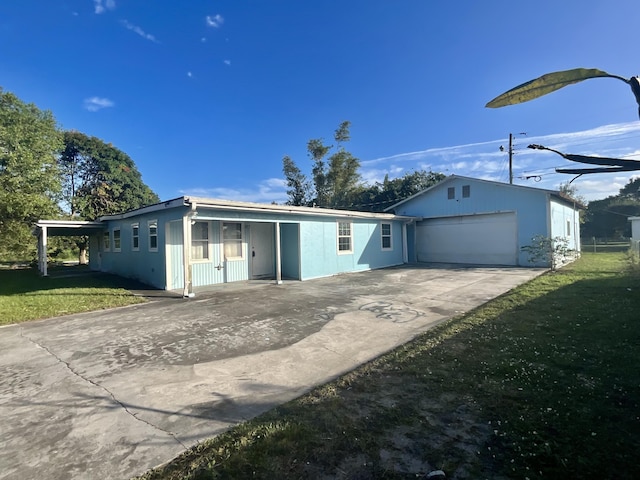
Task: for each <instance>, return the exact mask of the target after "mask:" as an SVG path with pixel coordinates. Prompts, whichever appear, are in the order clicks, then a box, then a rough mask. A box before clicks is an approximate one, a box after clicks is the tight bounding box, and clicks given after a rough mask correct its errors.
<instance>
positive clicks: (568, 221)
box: [567, 220, 571, 237]
mask: <svg viewBox="0 0 640 480" xmlns="http://www.w3.org/2000/svg"><path fill="white" fill-rule="evenodd" d="M570 236H571V220H567V237H570Z"/></svg>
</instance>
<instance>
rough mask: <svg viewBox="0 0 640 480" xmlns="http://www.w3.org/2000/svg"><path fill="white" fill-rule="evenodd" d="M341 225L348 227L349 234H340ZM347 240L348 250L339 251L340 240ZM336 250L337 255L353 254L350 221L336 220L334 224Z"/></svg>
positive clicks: (351, 224)
mask: <svg viewBox="0 0 640 480" xmlns="http://www.w3.org/2000/svg"><path fill="white" fill-rule="evenodd" d="M341 224H343V225H348V228H349V234H348V235H345V234H344V233H341V231H343V230H341V228H340V226H341ZM345 238H347V239H349V249H348V250H341V249H340V240H341V239H345ZM336 250H337V252H338V255H350V254H352V253H353V222H350V221H340V220H338V221H337V222H336Z"/></svg>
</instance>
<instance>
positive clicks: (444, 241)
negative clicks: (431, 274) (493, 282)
mask: <svg viewBox="0 0 640 480" xmlns="http://www.w3.org/2000/svg"><path fill="white" fill-rule="evenodd" d="M517 244H518V239H517V228H516V215H515V213H494V214H487V215H469V216H459V217H446V218H437V219H431V220H423V221H421V222H418V224H417V229H416V250H417V254H418V261H419V262H443V263H475V264H480V265H517V264H518V260H517V259H518V245H517Z"/></svg>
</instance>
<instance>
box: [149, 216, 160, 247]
mask: <svg viewBox="0 0 640 480" xmlns="http://www.w3.org/2000/svg"><path fill="white" fill-rule="evenodd" d="M152 227H155V229H156V233H154V234H152V233H151V228H152ZM147 235H148V238H149V243H148V247H149V251H150V252H157V251H158V221H157V220H149V221H148V222H147ZM152 238H155V239H156V246H155V247H152V246H151V239H152Z"/></svg>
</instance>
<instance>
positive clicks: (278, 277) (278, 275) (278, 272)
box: [276, 222, 282, 285]
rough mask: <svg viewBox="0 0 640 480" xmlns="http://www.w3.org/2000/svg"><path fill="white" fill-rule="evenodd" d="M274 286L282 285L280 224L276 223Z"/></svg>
mask: <svg viewBox="0 0 640 480" xmlns="http://www.w3.org/2000/svg"><path fill="white" fill-rule="evenodd" d="M276 284H278V285H281V284H282V252H281V251H280V222H276Z"/></svg>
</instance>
